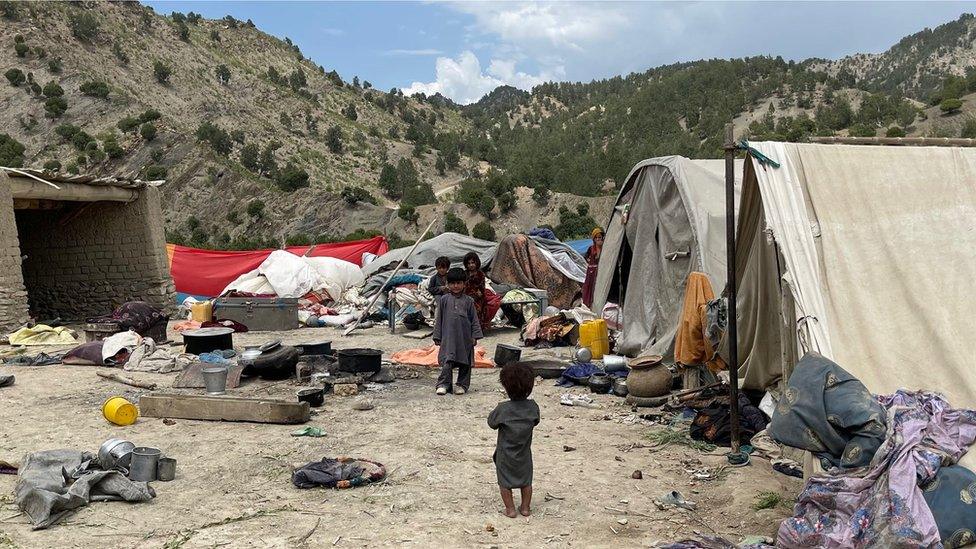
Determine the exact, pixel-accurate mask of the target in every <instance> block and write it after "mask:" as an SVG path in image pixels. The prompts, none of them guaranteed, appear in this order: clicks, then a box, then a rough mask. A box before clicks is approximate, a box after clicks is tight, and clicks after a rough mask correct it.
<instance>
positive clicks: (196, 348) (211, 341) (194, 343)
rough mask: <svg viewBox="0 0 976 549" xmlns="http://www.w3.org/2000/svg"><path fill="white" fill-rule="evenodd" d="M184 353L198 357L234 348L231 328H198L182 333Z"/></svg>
mask: <svg viewBox="0 0 976 549" xmlns="http://www.w3.org/2000/svg"><path fill="white" fill-rule="evenodd" d="M183 344H184V345H186V352H187V353H189V354H191V355H199V354H202V353H209V352H213V351H222V350H224V349H233V348H234V329H233V328H216V327H215V328H199V329H196V330H187V331H185V332H183Z"/></svg>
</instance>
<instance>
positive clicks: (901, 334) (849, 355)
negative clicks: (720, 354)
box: [736, 143, 976, 408]
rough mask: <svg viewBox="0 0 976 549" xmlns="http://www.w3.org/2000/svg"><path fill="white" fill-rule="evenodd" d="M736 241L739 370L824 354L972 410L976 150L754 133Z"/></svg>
mask: <svg viewBox="0 0 976 549" xmlns="http://www.w3.org/2000/svg"><path fill="white" fill-rule="evenodd" d="M751 146H752V147H753V148H754V149H755V150H756V151H758V152H760V153H762V154H763V155H765V156H766V157H768V158H770V159H772V160H774V161H775V162H777V163H779V164H780V166H779V167H778V168H776V167H773V166H771V165H768V164H765V165H764V164H762V163H760V162H759V161H758V160H757V159H756V157H755V155H750V157H749V159H748V160H747V162H746V166H745V174H744V183H743V190H742V205H741V208H740V210H739V211H740V215H739V221H738V238H737V243H738V245H737V254H736V269H737V275H736V278H737V285H738V287H739V293H738V299H737V307H738V313H739V314H738V317H739V324H738V330H739V337H738V340H739V357H740V362H741V363H742V366H741V367H740V377H742V378H743V384H744V386H745V387H747V388H755V389H762V388H765V387H768V386H770V385H772V384H773V383H775V382H776V381H777V379H779V378H781V377H782V376H787V375H789V373H790V372H791V371H792V368H793V365H794V364H795V361H796V359H797V356H800V355H802V354H804V353H805V352H807V351H816V352H819V353H821V354H823V355H824V356H826V357H828V358H830V359H832V360H834V361H835V362H837V363H838V364H840V365H841V366H842V367H843V368H845V369H846V370H847V371H849V372H850V373H851V374H853V375H854V376H856V377H858V378H859V379H860V380H861V381H862V382H863V383H864V384H865V385H866V386H867V388H868V389H869V390H871V391H872V392H874V393H890V392H893V391H895V390H897V389H899V388H907V389H928V390H933V391H939V392H942V393H944V394H945V395H946V396H947V397H948V399H949V401H950V402H951V403H952V404H953V405H954V406H956V407H967V408H976V376H973V375H970V374H971V370H970V369H969V360H970V358H971V357H970V354H971V353H972V350H973V348H974V347H976V335H974V332H973V330H972V329H971V327H970V325H969V321H970V318H971V317H970V316H969V315H970V314H972V311H973V308H974V307H973V305H974V304H976V297H974V295H973V289H974V288H973V284H974V281H976V149H972V148H946V147H908V146H898V147H894V146H855V145H821V144H796V143H751Z"/></svg>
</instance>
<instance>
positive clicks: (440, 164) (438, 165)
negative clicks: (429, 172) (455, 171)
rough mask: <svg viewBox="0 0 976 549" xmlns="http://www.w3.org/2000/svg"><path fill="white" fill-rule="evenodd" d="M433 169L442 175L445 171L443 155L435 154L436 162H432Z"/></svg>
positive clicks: (445, 165) (445, 164)
mask: <svg viewBox="0 0 976 549" xmlns="http://www.w3.org/2000/svg"><path fill="white" fill-rule="evenodd" d="M434 169H436V170H437V173H438V174H439V175H444V174H445V173H446V172H447V163H446V162H444V157H443V156H441V155H437V162H435V163H434Z"/></svg>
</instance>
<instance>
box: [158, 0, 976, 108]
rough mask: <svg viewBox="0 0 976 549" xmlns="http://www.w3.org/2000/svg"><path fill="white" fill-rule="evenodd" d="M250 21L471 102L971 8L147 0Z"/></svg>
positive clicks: (880, 45) (393, 78)
mask: <svg viewBox="0 0 976 549" xmlns="http://www.w3.org/2000/svg"><path fill="white" fill-rule="evenodd" d="M146 3H147V4H148V5H150V6H152V7H153V9H155V10H156V11H157V12H158V13H162V14H169V13H170V12H173V11H180V12H183V13H186V12H188V11H195V12H197V13H200V14H202V15H203V16H204V17H207V18H211V19H216V18H220V17H223V16H224V15H228V14H229V15H233V16H234V17H236V18H237V19H241V20H247V19H251V20H252V21H254V23H255V24H256V25H257V26H258V28H260V29H261V30H263V31H264V32H267V33H270V34H273V35H276V36H278V37H281V38H284V37H286V36H287V37H289V38H291V40H292V41H293V42H294V43H296V44H297V45H298V46H299V47H300V48H301V50H302V52H303V53H304V54H305V56H306V57H308V58H310V59H312V60H313V61H315V62H316V63H318V64H320V65H323V66H324V67H325V68H326V70H333V69H335V70H337V71H338V72H339V74H340V75H342V77H343V78H344V79H345V80H347V81H348V80H351V79H352V77H353V76H359V77H360V79H361V80H366V81H369V82H370V83H371V84H373V87H375V88H377V89H382V90H389V89H391V88H401V89H403V90H404V93H408V94H409V93H413V92H418V91H420V92H425V93H427V94H433V93H436V92H440V93H441V94H443V95H445V96H447V97H450V98H451V99H453V100H455V101H457V102H459V103H463V104H467V103H471V102H474V101H477V100H478V99H479V98H481V97H482V96H483V95H484V94H486V93H488V92H489V91H491V90H492V89H494V88H495V87H497V86H500V85H503V84H509V85H513V86H516V87H518V88H522V89H525V90H529V89H531V88H532V86H534V85H537V84H540V83H542V82H546V81H574V82H576V81H583V82H586V81H590V80H594V79H601V78H608V77H612V76H616V75H622V74H628V73H631V72H641V71H645V70H647V69H649V68H653V67H656V66H659V65H665V64H670V63H675V62H680V61H692V60H697V59H709V58H730V57H744V56H753V55H773V56H776V55H779V56H782V57H783V58H785V59H794V60H803V59H807V58H810V57H822V58H828V59H837V58H840V57H843V56H845V55H849V54H852V53H876V52H882V51H884V50H886V49H888V48H889V47H890V46H892V45H894V44H895V43H896V42H897V41H898V40H900V39H901V38H902V37H904V36H907V35H909V34H913V33H915V32H918V31H920V30H922V29H923V28H925V27H935V26H938V25H940V24H942V23H945V22H948V21H951V20H953V19H957V18H958V17H959V15H961V14H962V13H964V12H973V11H976V7H974V5H973V4H971V3H966V2H569V1H563V2H524V1H517V0H512V1H493V2H457V1H445V2H406V1H403V2H380V1H376V2H370V1H361V2H312V1H306V2H290V1H278V2H271V1H253V0H252V1H245V2H241V1H219V2H218V1H211V2H200V1H196V2H187V1H161V0H153V1H149V2H146Z"/></svg>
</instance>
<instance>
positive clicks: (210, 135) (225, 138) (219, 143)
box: [196, 122, 234, 156]
mask: <svg viewBox="0 0 976 549" xmlns="http://www.w3.org/2000/svg"><path fill="white" fill-rule="evenodd" d="M196 136H197V141H201V142H206V143H209V144H210V148H212V149H213V150H214V151H216V152H217V153H218V154H221V155H223V156H227V155H228V154H230V151H231V150H232V149H233V147H234V144H233V142H232V141H231V139H230V134H229V133H227V131H226V130H223V129H221V128H219V127H218V126H216V125H214V124H211V123H210V122H202V123H201V124H200V126H199V127H198V128H197V133H196Z"/></svg>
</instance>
